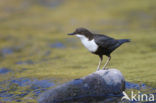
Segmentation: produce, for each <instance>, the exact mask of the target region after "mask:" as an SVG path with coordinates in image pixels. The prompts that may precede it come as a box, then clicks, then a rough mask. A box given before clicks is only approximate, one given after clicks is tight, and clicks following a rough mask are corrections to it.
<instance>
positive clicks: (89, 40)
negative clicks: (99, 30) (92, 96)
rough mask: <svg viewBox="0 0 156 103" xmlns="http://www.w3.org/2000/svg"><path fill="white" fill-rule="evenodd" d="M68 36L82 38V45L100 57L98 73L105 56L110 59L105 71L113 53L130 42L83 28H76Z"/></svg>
mask: <svg viewBox="0 0 156 103" xmlns="http://www.w3.org/2000/svg"><path fill="white" fill-rule="evenodd" d="M68 35H74V36H76V37H78V38H80V40H81V42H82V44H83V45H84V46H85V47H86V48H87V49H88V51H89V52H91V53H93V54H95V55H98V56H99V58H100V61H99V64H98V66H97V71H98V70H100V66H101V63H102V61H103V55H105V56H107V57H108V59H107V61H106V63H105V64H104V66H103V69H106V66H107V64H108V63H109V61H110V60H111V53H112V52H113V51H114V50H116V49H117V48H118V47H119V46H121V45H122V44H123V43H126V42H130V39H114V38H112V37H109V36H107V35H103V34H96V33H93V32H91V31H89V30H88V29H86V28H83V27H79V28H76V29H75V31H74V32H72V33H69V34H68Z"/></svg>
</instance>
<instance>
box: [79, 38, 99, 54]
mask: <svg viewBox="0 0 156 103" xmlns="http://www.w3.org/2000/svg"><path fill="white" fill-rule="evenodd" d="M81 42H82V44H83V45H84V46H85V47H86V48H87V49H88V50H89V51H90V52H96V51H97V49H98V45H97V44H96V43H95V40H94V39H92V40H88V39H81Z"/></svg>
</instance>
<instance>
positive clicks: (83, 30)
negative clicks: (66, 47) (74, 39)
mask: <svg viewBox="0 0 156 103" xmlns="http://www.w3.org/2000/svg"><path fill="white" fill-rule="evenodd" d="M68 35H83V36H85V37H87V38H89V40H91V39H92V38H93V34H92V33H91V32H90V31H89V30H88V29H86V28H77V29H76V30H75V31H74V32H73V33H69V34H68Z"/></svg>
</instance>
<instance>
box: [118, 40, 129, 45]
mask: <svg viewBox="0 0 156 103" xmlns="http://www.w3.org/2000/svg"><path fill="white" fill-rule="evenodd" d="M126 42H130V39H120V40H119V43H120V44H123V43H126Z"/></svg>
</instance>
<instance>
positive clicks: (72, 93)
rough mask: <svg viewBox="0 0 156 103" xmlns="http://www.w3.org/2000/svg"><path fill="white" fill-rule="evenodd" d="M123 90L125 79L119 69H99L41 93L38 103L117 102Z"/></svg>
mask: <svg viewBox="0 0 156 103" xmlns="http://www.w3.org/2000/svg"><path fill="white" fill-rule="evenodd" d="M124 90H125V79H124V77H123V75H122V73H121V72H120V71H119V70H117V69H108V70H100V71H96V72H94V73H92V74H89V75H88V76H86V77H83V78H80V79H75V80H72V81H70V82H68V83H64V84H63V85H60V86H58V87H56V88H53V89H50V90H48V91H46V92H44V93H42V94H41V95H40V96H39V97H38V103H98V102H99V103H101V102H100V101H107V103H109V101H111V100H112V101H111V103H113V102H114V103H117V102H116V100H120V98H121V97H122V96H123V94H122V92H123V91H124ZM114 98H115V99H114Z"/></svg>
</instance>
